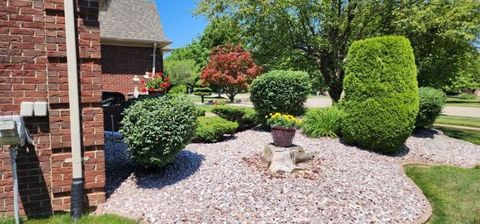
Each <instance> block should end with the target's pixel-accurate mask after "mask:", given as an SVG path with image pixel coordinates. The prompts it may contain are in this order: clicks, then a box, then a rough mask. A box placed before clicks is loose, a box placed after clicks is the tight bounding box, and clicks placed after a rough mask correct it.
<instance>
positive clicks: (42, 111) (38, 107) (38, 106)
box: [33, 102, 48, 117]
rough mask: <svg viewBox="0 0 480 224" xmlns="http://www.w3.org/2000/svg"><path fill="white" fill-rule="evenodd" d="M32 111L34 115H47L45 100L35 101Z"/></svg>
mask: <svg viewBox="0 0 480 224" xmlns="http://www.w3.org/2000/svg"><path fill="white" fill-rule="evenodd" d="M33 113H34V114H35V117H44V116H47V115H48V104H47V102H35V103H34V104H33Z"/></svg>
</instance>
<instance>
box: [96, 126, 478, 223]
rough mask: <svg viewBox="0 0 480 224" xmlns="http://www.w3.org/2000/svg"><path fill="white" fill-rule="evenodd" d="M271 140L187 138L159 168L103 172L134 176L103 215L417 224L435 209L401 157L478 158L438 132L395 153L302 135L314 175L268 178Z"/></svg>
mask: <svg viewBox="0 0 480 224" xmlns="http://www.w3.org/2000/svg"><path fill="white" fill-rule="evenodd" d="M107 141H108V139H107ZM270 141H271V136H270V133H267V132H260V131H251V130H250V131H245V132H242V133H238V134H237V135H236V138H233V139H231V140H228V141H225V142H221V143H216V144H190V145H188V146H187V149H186V150H184V151H182V152H181V153H180V154H179V156H178V157H177V159H176V160H175V162H174V164H172V165H170V166H168V167H167V168H166V169H165V170H163V171H161V172H156V173H147V172H144V171H137V172H133V173H131V171H132V170H133V168H132V169H107V171H108V172H109V173H108V176H109V177H108V178H109V179H110V177H111V176H115V177H118V176H128V178H126V179H125V180H122V181H123V182H122V183H121V184H119V183H116V185H112V186H107V189H110V190H112V191H113V190H114V192H113V193H112V194H111V196H110V197H109V199H108V200H107V203H106V204H105V208H104V209H105V212H113V213H117V214H118V213H121V214H129V216H132V217H135V218H138V219H141V220H143V221H145V222H150V223H172V222H180V223H223V222H226V223H371V222H374V223H415V222H416V221H417V220H418V219H419V218H420V217H421V216H422V215H424V213H426V212H427V210H428V208H429V205H428V201H427V200H426V198H425V197H424V195H423V194H422V193H421V192H420V191H419V190H418V188H417V187H416V186H415V185H414V184H413V183H412V182H411V181H410V180H409V179H408V178H407V177H406V176H405V174H404V173H403V170H402V164H403V163H405V162H428V163H447V164H452V165H459V166H465V167H470V166H474V165H477V164H480V147H479V146H477V145H473V144H470V143H466V142H463V141H458V140H454V139H451V138H448V137H446V136H443V135H439V134H438V133H434V132H424V133H419V134H417V135H416V137H411V138H410V139H409V140H408V141H407V144H406V148H405V150H404V151H403V152H402V153H399V154H398V155H396V156H385V155H380V154H376V153H372V152H369V151H365V150H359V149H358V148H356V147H352V146H347V145H344V144H342V143H341V142H340V141H339V140H338V139H330V138H320V139H309V138H307V137H304V136H303V135H301V134H298V135H297V137H296V138H295V140H294V144H297V145H300V146H302V147H303V148H304V149H305V150H306V151H307V152H314V153H317V154H316V158H315V159H314V160H311V161H309V162H308V163H307V164H305V166H306V167H307V168H309V167H310V168H311V170H313V171H311V172H310V173H307V175H299V174H298V173H293V174H282V175H270V174H269V173H268V172H265V170H264V169H266V166H265V167H263V169H262V165H261V162H260V156H259V155H260V153H261V152H262V150H263V147H264V146H265V144H266V143H268V142H270ZM447 143H448V144H447ZM106 147H107V148H108V147H114V148H117V147H120V148H122V147H124V146H119V145H118V144H115V145H111V144H107V143H106ZM122 149H123V148H122ZM112 151H115V149H113V150H111V149H107V150H106V152H107V154H106V156H107V159H109V153H108V152H112ZM255 158H257V159H258V160H255ZM110 183H114V182H109V184H108V185H110Z"/></svg>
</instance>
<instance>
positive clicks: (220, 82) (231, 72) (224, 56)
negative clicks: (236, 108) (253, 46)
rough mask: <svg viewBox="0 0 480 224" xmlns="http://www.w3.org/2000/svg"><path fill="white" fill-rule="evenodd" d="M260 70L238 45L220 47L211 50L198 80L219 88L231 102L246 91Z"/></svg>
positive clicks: (248, 54) (247, 53)
mask: <svg viewBox="0 0 480 224" xmlns="http://www.w3.org/2000/svg"><path fill="white" fill-rule="evenodd" d="M260 70H261V69H260V67H258V66H257V65H256V64H255V62H254V61H253V59H252V58H251V56H250V53H249V52H247V51H245V50H244V49H243V48H242V47H241V46H240V45H236V46H235V45H221V46H218V47H216V48H214V49H213V50H212V54H211V55H210V60H209V62H208V64H207V66H206V67H205V69H204V70H203V71H202V75H201V77H200V78H201V79H202V81H203V82H204V83H208V84H210V85H213V86H218V87H220V88H221V89H222V90H223V91H224V93H225V94H226V95H227V97H228V98H229V99H230V102H233V100H234V98H235V95H237V94H238V93H239V92H241V91H244V90H246V89H247V87H248V84H250V83H251V82H252V80H253V79H254V78H255V77H256V76H257V75H259V74H260Z"/></svg>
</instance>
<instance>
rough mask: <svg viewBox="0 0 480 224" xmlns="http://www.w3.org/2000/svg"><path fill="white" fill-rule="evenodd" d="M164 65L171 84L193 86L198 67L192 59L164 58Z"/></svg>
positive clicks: (196, 77)
mask: <svg viewBox="0 0 480 224" xmlns="http://www.w3.org/2000/svg"><path fill="white" fill-rule="evenodd" d="M164 66H165V72H166V73H167V74H168V75H169V76H170V80H171V82H172V84H173V85H186V86H188V87H189V88H193V87H194V86H195V81H196V80H197V79H198V68H197V67H196V65H195V61H194V60H180V61H177V60H165V64H164Z"/></svg>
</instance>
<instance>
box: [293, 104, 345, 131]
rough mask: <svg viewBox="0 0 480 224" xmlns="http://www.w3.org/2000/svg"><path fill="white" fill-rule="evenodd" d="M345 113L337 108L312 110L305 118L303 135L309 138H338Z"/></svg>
mask: <svg viewBox="0 0 480 224" xmlns="http://www.w3.org/2000/svg"><path fill="white" fill-rule="evenodd" d="M344 116H345V113H344V112H343V111H342V110H340V109H338V108H337V107H329V108H320V109H311V110H309V111H308V112H307V114H306V115H305V117H304V118H303V125H302V129H303V133H305V134H306V135H307V136H309V137H313V138H318V137H338V135H339V134H340V130H341V124H342V123H341V122H342V119H343V117H344Z"/></svg>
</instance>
